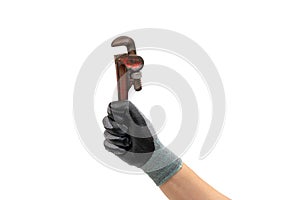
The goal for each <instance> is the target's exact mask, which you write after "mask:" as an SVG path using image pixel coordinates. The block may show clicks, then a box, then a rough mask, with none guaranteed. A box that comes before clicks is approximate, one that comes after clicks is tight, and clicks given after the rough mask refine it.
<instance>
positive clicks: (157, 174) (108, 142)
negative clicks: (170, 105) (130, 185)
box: [103, 101, 182, 186]
mask: <svg viewBox="0 0 300 200" xmlns="http://www.w3.org/2000/svg"><path fill="white" fill-rule="evenodd" d="M107 113H108V115H107V116H106V117H104V119H103V125H104V128H105V129H106V130H105V132H104V136H105V141H104V146H105V149H106V150H108V151H110V152H112V153H114V154H115V155H116V156H118V157H119V158H120V159H122V160H123V161H125V162H126V163H128V164H129V165H133V166H136V167H138V168H141V169H142V170H143V171H144V172H145V173H146V174H148V175H149V177H150V178H152V180H153V181H154V182H155V183H156V185H158V186H160V185H161V184H163V183H164V182H166V181H167V180H168V179H169V178H171V177H172V176H173V175H174V174H175V173H176V172H177V171H179V170H180V169H181V167H182V161H181V159H180V158H178V157H177V156H176V155H175V154H174V153H172V152H171V151H170V150H169V149H167V148H166V147H164V146H163V145H162V144H161V143H160V141H159V140H158V138H157V136H156V135H155V133H154V129H153V128H152V125H151V124H150V122H149V121H148V120H147V119H146V118H145V117H144V116H143V115H142V114H141V113H140V112H139V110H138V109H137V108H136V107H135V106H134V105H133V104H132V103H131V102H130V101H115V102H111V103H110V104H109V106H108V109H107Z"/></svg>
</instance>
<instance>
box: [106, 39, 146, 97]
mask: <svg viewBox="0 0 300 200" xmlns="http://www.w3.org/2000/svg"><path fill="white" fill-rule="evenodd" d="M111 46H112V47H117V46H126V48H127V53H125V54H118V55H115V56H114V59H115V66H116V74H117V88H118V99H119V101H124V100H127V99H128V91H129V89H130V88H131V86H132V85H133V86H134V89H135V90H136V91H140V90H141V89H142V83H141V78H142V73H141V69H142V68H143V66H144V60H143V58H142V57H140V56H138V55H136V48H135V43H134V41H133V39H131V38H130V37H127V36H120V37H118V38H116V39H115V40H114V41H113V42H112V43H111Z"/></svg>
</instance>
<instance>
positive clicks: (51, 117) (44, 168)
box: [0, 0, 300, 200]
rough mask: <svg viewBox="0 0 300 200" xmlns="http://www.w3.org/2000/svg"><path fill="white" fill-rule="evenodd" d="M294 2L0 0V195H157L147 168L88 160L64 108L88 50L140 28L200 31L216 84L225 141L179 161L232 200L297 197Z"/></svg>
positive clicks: (298, 42)
mask: <svg viewBox="0 0 300 200" xmlns="http://www.w3.org/2000/svg"><path fill="white" fill-rule="evenodd" d="M299 8H300V7H299V5H298V2H297V1H296V0H295V1H291V0H286V1H266V0H253V1H241V0H239V1H232V0H229V1H214V0H212V1H205V2H204V1H193V2H189V1H184V2H177V1H155V0H153V1H147V2H146V1H110V2H105V3H103V2H100V1H81V2H79V1H49V2H48V3H45V2H42V1H1V3H0V22H1V23H0V36H1V37H0V92H1V93H0V95H1V97H0V122H1V125H0V134H1V136H0V154H1V156H0V158H1V160H0V199H5V200H7V199H164V196H163V195H162V193H161V192H160V191H159V189H158V188H157V187H155V186H154V184H153V183H152V181H151V180H150V179H148V177H146V176H132V175H128V174H121V173H118V172H115V171H113V170H111V169H108V168H106V167H104V166H102V165H101V164H99V163H98V162H97V161H96V160H94V159H93V158H92V157H91V156H90V155H89V154H88V153H87V151H86V150H85V149H84V147H83V146H82V145H81V142H80V139H79V137H78V136H77V133H76V128H75V125H74V121H73V115H72V94H73V89H74V83H75V80H76V76H77V74H78V72H79V70H80V67H81V65H82V63H83V62H84V60H85V59H86V57H87V56H88V55H89V53H91V52H92V51H93V50H94V49H95V48H96V47H97V46H98V45H99V44H101V43H102V42H103V41H104V40H106V39H108V38H110V37H112V36H114V35H116V34H120V33H122V32H124V31H128V30H132V29H137V28H147V27H154V28H165V29H170V30H174V31H177V32H180V33H182V34H184V35H186V36H188V37H190V38H191V39H193V40H194V41H196V42H197V43H198V44H200V45H201V46H202V47H203V48H204V49H205V51H206V52H207V53H208V54H209V55H210V57H211V58H212V60H213V61H214V63H215V64H216V66H217V68H218V71H219V73H220V75H221V77H222V80H223V83H224V87H225V92H226V100H227V103H226V104H227V114H226V123H225V126H224V130H223V135H222V138H221V140H220V141H219V143H218V145H217V147H216V148H215V149H214V151H213V152H212V154H210V155H209V156H208V157H207V158H206V159H205V160H198V159H197V158H198V153H199V151H198V150H199V148H198V147H192V149H191V151H189V152H188V153H187V154H186V155H185V156H184V157H183V160H184V161H185V162H186V163H187V164H188V165H189V166H190V167H191V168H193V169H194V170H195V171H196V172H197V173H198V174H199V176H201V177H202V178H203V179H205V180H206V181H207V182H209V183H210V184H211V185H213V186H214V187H215V188H217V189H218V190H219V191H221V192H222V193H224V194H226V195H227V196H229V197H231V198H232V199H300V194H299V192H298V191H297V190H298V189H299V185H300V181H299V180H300V173H299V169H300V164H299V152H300V145H299V134H300V128H299V119H300V114H299V113H300V105H299V102H300V94H299V85H300V79H299V73H300V70H299V68H300V61H299V53H300V39H299V38H300V37H299V35H300V28H299V24H300V23H299V19H300V12H299ZM104 106H106V105H104ZM198 145H199V144H198Z"/></svg>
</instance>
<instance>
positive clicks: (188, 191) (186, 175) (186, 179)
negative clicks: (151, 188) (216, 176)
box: [160, 164, 229, 200]
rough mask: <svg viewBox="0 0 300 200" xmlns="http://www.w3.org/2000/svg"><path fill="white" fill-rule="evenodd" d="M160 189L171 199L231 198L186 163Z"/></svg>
mask: <svg viewBox="0 0 300 200" xmlns="http://www.w3.org/2000/svg"><path fill="white" fill-rule="evenodd" d="M160 189H161V190H162V191H163V193H164V194H165V195H166V196H167V197H168V198H169V199H171V200H177V199H178V200H199V199H201V200H209V199H211V200H216V199H217V200H228V199H229V198H227V197H225V196H224V195H222V194H221V193H219V192H218V191H216V190H215V189H214V188H212V187H211V186H210V185H208V184H207V183H206V182H205V181H203V180H202V179H201V178H200V177H199V176H197V175H196V174H195V173H194V172H193V171H192V170H191V169H190V168H189V167H188V166H187V165H185V164H183V166H182V169H181V170H179V171H178V172H177V173H176V174H175V175H174V176H173V177H171V178H170V179H169V180H168V181H167V182H165V183H164V184H162V185H161V186H160Z"/></svg>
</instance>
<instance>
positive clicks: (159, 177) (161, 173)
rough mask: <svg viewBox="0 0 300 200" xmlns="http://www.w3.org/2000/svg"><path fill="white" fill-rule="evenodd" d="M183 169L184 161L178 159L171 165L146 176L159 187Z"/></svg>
mask: <svg viewBox="0 0 300 200" xmlns="http://www.w3.org/2000/svg"><path fill="white" fill-rule="evenodd" d="M181 168H182V160H181V159H180V158H178V159H177V160H175V161H174V162H172V163H171V164H169V165H167V166H165V167H164V168H161V169H159V170H155V171H150V172H146V174H147V175H148V176H149V177H150V178H151V179H152V180H153V181H154V182H155V184H156V185H157V186H160V185H162V184H163V183H165V182H166V181H167V180H169V179H170V178H171V177H172V176H174V175H175V174H176V173H177V172H178V171H179V170H180V169H181Z"/></svg>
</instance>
